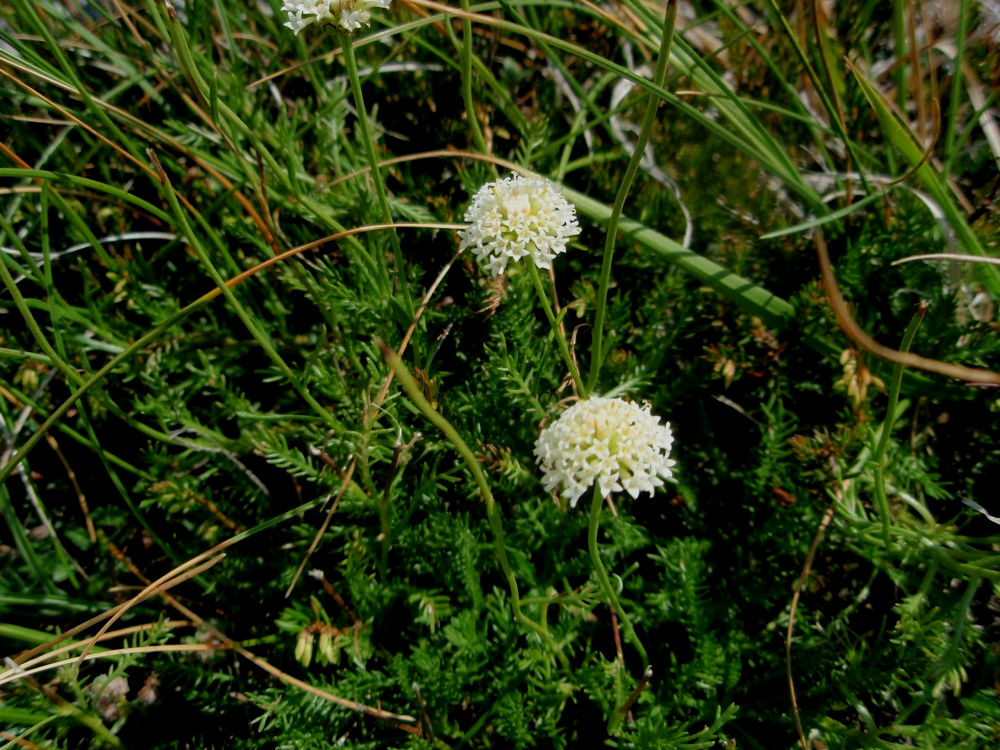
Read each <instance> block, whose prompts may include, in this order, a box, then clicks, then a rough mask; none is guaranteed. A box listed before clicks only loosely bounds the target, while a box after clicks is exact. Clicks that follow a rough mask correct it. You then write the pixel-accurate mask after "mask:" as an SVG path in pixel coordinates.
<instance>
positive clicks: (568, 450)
mask: <svg viewBox="0 0 1000 750" xmlns="http://www.w3.org/2000/svg"><path fill="white" fill-rule="evenodd" d="M673 442H674V437H673V434H672V433H671V431H670V424H669V423H661V422H660V418H659V417H656V416H654V415H653V414H652V413H650V407H649V405H648V404H647V405H645V406H639V405H638V404H635V403H632V402H630V401H625V400H623V399H620V398H602V397H597V396H593V397H591V398H588V399H584V400H582V401H577V402H576V403H575V404H573V405H572V406H571V407H569V408H568V409H567V410H566V411H564V412H563V413H562V414H561V415H560V416H559V419H557V420H556V421H555V422H553V423H552V424H550V425H549V426H548V427H546V428H545V429H544V430H542V433H541V434H540V435H539V436H538V440H537V441H535V459H536V460H537V461H538V465H539V466H540V467H541V469H542V484H543V485H544V486H545V489H547V490H548V491H549V492H552V491H553V490H556V489H557V488H558V490H559V494H560V495H561V496H562V497H563V498H565V499H566V500H568V501H569V504H570V507H575V506H576V502H577V500H579V499H580V496H581V495H582V494H583V493H584V492H586V491H587V489H588V488H589V487H591V486H593V485H594V484H595V483H596V484H597V486H598V489H599V491H600V493H601V495H602V496H604V497H607V496H608V495H610V494H611V493H613V492H622V491H624V492H627V493H628V494H629V495H631V496H632V498H633V499H634V498H636V497H638V496H639V493H640V492H649V493H650V494H652V493H653V491H654V490H655V489H656V488H657V487H662V486H663V482H664V480H666V479H670V478H671V477H672V476H673V471H672V469H673V466H674V462H673V461H671V460H670V448H671V446H672V445H673Z"/></svg>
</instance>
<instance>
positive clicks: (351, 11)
mask: <svg viewBox="0 0 1000 750" xmlns="http://www.w3.org/2000/svg"><path fill="white" fill-rule="evenodd" d="M391 1H392V0H306V2H293V1H292V0H284V2H282V3H281V9H282V10H283V11H285V12H286V13H287V14H288V20H287V21H286V22H285V26H287V27H288V28H290V29H291V30H292V31H294V32H295V33H296V34H298V33H299V32H300V31H302V29H304V28H305V27H306V26H311V25H312V24H314V23H335V24H339V25H340V26H341V27H342V28H343V29H344V30H345V31H354V30H355V29H360V28H361V27H362V26H367V25H368V24H369V23H371V19H372V14H371V9H372V8H388V7H389V3H390V2H391Z"/></svg>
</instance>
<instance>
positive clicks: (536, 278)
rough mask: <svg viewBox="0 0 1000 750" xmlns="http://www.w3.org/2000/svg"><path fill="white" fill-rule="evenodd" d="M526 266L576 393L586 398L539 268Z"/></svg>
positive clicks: (528, 263)
mask: <svg viewBox="0 0 1000 750" xmlns="http://www.w3.org/2000/svg"><path fill="white" fill-rule="evenodd" d="M526 265H527V266H528V273H529V275H530V276H531V281H532V283H534V285H535V292H537V293H538V299H539V301H540V302H541V303H542V309H543V310H545V317H546V318H548V319H549V325H550V326H552V334H553V335H554V336H555V337H556V341H557V342H558V344H559V353H560V354H561V355H562V358H563V361H564V362H565V363H566V367H568V368H569V374H570V375H572V376H573V385H574V386H576V392H577V393H578V394H579V396H580V398H586V397H587V394H588V393H589V391H588V390H586V389H585V388H584V387H583V380H582V379H581V378H580V371H579V369H578V368H577V366H576V362H574V361H573V357H572V355H571V354H570V352H569V344H568V343H567V341H566V334H565V333H564V332H563V329H562V326H560V325H559V321H558V320H557V319H556V316H555V314H554V313H553V312H552V305H551V303H550V302H549V298H548V295H546V294H545V288H544V287H543V286H542V277H541V275H540V274H539V273H538V268H537V267H536V266H535V264H534V263H533V262H532V261H531V260H530V259H528V262H527V264H526Z"/></svg>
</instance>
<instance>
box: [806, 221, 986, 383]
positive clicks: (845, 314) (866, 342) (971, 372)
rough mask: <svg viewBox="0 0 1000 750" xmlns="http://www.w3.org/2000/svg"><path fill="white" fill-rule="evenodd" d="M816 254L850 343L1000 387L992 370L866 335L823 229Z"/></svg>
mask: <svg viewBox="0 0 1000 750" xmlns="http://www.w3.org/2000/svg"><path fill="white" fill-rule="evenodd" d="M816 254H817V256H818V257H819V267H820V271H821V273H822V275H823V288H824V289H825V290H826V297H827V300H829V302H830V307H831V308H832V309H833V314H834V316H835V317H836V318H837V324H838V325H839V326H840V330H842V331H843V332H844V335H846V336H847V338H849V339H850V340H851V341H853V342H854V343H855V344H856V345H857V346H859V347H860V348H862V349H864V350H865V351H866V352H869V353H871V354H874V355H875V356H876V357H878V358H879V359H884V360H887V361H889V362H893V363H895V364H897V365H902V366H904V367H913V368H916V369H918V370H924V371H926V372H936V373H938V374H940V375H947V376H948V377H952V378H956V379H958V380H964V381H966V382H967V383H970V384H975V385H991V386H1000V373H997V372H994V371H993V370H984V369H980V368H978V367H965V366H963V365H956V364H953V363H951V362H942V361H941V360H939V359H930V358H928V357H921V356H920V355H919V354H912V353H910V352H901V351H899V350H898V349H891V348H889V347H888V346H883V345H882V344H880V343H878V342H877V341H876V340H875V339H873V338H872V337H871V336H869V335H868V334H867V333H865V332H864V331H862V330H861V327H860V326H859V325H858V324H857V323H856V322H855V321H854V318H853V317H852V316H851V313H850V310H849V309H848V307H847V303H846V302H845V301H844V297H843V295H842V294H841V293H840V288H839V287H838V286H837V277H836V276H835V275H834V272H833V265H832V264H831V263H830V253H829V251H828V250H827V247H826V240H825V239H824V237H823V232H822V230H820V229H817V230H816Z"/></svg>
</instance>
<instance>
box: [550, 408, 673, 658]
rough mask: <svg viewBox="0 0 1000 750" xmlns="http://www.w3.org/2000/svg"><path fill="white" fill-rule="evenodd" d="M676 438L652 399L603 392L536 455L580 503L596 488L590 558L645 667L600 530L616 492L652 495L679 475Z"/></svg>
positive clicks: (564, 421) (554, 427) (553, 485)
mask: <svg viewBox="0 0 1000 750" xmlns="http://www.w3.org/2000/svg"><path fill="white" fill-rule="evenodd" d="M673 442H674V437H673V433H672V432H671V430H670V425H669V424H668V423H661V422H660V419H659V417H656V416H654V415H653V414H652V412H651V411H650V407H649V405H648V404H647V405H644V406H639V405H638V404H635V403H632V402H629V401H625V400H624V399H621V398H603V397H600V396H594V397H591V398H587V399H583V400H581V401H577V402H576V403H575V404H573V405H572V406H571V407H569V408H568V409H566V411H564V412H563V413H562V414H561V415H560V416H559V418H558V419H557V420H556V421H555V422H553V423H552V424H551V425H549V426H548V427H546V428H545V429H543V430H542V431H541V434H539V436H538V440H537V441H536V442H535V459H536V460H537V461H538V464H539V466H540V467H541V469H542V484H543V485H544V486H545V488H546V489H547V490H549V491H550V492H551V491H554V490H557V489H558V490H559V494H560V495H561V496H562V497H563V498H564V499H566V500H568V501H569V504H570V507H574V506H575V505H576V502H577V500H579V498H580V496H581V495H582V494H583V493H584V492H585V491H586V490H587V488H588V487H591V486H593V488H594V493H593V501H592V502H591V506H590V523H589V527H588V533H587V545H588V547H589V550H590V559H591V562H592V564H593V566H594V572H595V573H596V574H597V580H598V583H599V584H600V587H601V590H602V592H603V594H604V596H605V598H606V600H607V601H608V603H609V604H610V605H611V606H612V607H613V608H614V610H615V612H616V613H617V614H618V618H619V620H620V621H621V623H622V625H623V627H624V629H625V634H626V636H627V637H628V638H629V639H630V640H631V641H632V644H633V645H634V646H635V647H636V649H637V650H638V652H639V654H640V656H641V658H642V660H643V663H644V667H648V666H649V663H648V662H649V659H648V657H647V655H646V649H645V648H644V647H643V645H642V642H641V641H640V640H639V637H638V636H637V635H636V633H635V630H634V629H633V627H632V623H631V621H630V620H629V618H628V616H627V615H626V614H625V610H624V609H623V608H622V605H621V602H619V600H618V596H617V594H616V593H615V590H614V588H613V587H612V586H611V581H610V579H609V578H608V572H607V570H606V569H605V567H604V563H603V562H602V560H601V555H600V550H598V547H597V530H598V524H599V521H600V515H601V508H603V507H604V501H605V500H606V499H607V498H608V497H610V496H611V495H612V494H613V493H616V492H627V493H628V494H629V495H630V496H631V497H632V498H636V497H638V496H639V493H641V492H649V493H650V494H652V493H653V492H654V491H655V489H656V488H657V487H661V486H663V483H664V481H665V480H667V479H670V478H671V477H672V476H673V467H674V461H673V460H672V459H671V458H670V449H671V448H672V447H673Z"/></svg>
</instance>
